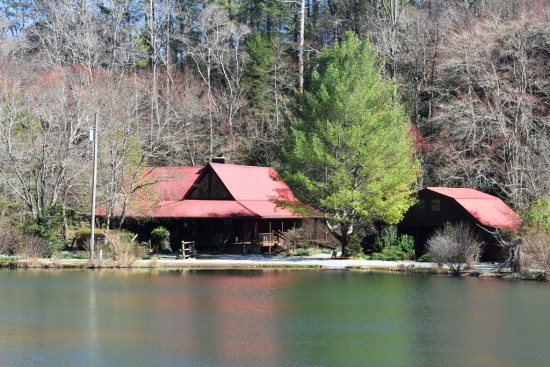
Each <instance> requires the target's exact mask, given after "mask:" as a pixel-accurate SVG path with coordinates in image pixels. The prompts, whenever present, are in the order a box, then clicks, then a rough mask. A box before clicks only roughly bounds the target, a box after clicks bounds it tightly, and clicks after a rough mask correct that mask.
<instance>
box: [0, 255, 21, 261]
mask: <svg viewBox="0 0 550 367" xmlns="http://www.w3.org/2000/svg"><path fill="white" fill-rule="evenodd" d="M17 260H19V256H5V255H0V263H1V262H12V261H17Z"/></svg>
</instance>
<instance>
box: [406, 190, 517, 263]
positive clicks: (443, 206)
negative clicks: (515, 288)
mask: <svg viewBox="0 0 550 367" xmlns="http://www.w3.org/2000/svg"><path fill="white" fill-rule="evenodd" d="M447 222H449V223H458V222H465V223H469V224H471V225H472V226H473V227H474V228H477V229H478V232H479V235H480V237H481V238H482V240H483V242H484V244H485V245H484V247H483V252H482V260H484V261H498V260H500V259H499V257H500V248H499V247H498V245H497V243H496V240H495V239H494V238H493V236H491V235H490V234H489V233H488V232H487V231H484V230H483V229H482V227H483V228H486V229H488V230H493V229H495V228H496V229H499V230H513V229H516V228H517V227H518V226H519V224H520V222H521V219H520V217H519V215H518V214H517V213H516V212H515V211H514V210H512V208H510V207H509V206H508V205H506V204H505V203H504V202H503V201H502V200H501V199H499V198H497V197H496V196H492V195H489V194H485V193H483V192H480V191H477V190H474V189H468V188H448V187H427V188H425V189H423V190H421V191H420V192H419V193H418V202H417V203H416V205H414V206H413V207H411V208H410V209H409V211H408V212H407V213H406V214H405V216H404V218H403V220H402V221H401V222H400V223H399V224H398V226H397V228H398V231H399V233H400V234H409V235H411V236H413V237H414V241H415V251H416V255H417V256H420V255H422V254H424V253H425V252H426V242H427V240H428V239H429V238H430V236H431V235H432V234H433V233H434V231H435V230H436V229H437V228H441V227H443V225H444V224H445V223H447Z"/></svg>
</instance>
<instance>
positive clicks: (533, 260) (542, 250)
mask: <svg viewBox="0 0 550 367" xmlns="http://www.w3.org/2000/svg"><path fill="white" fill-rule="evenodd" d="M521 265H522V268H523V269H525V271H527V272H529V271H534V272H536V273H537V274H538V278H539V279H541V280H548V279H549V277H550V235H549V234H547V233H540V232H530V233H527V234H526V235H525V236H524V239H523V245H522V253H521Z"/></svg>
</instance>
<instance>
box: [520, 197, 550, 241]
mask: <svg viewBox="0 0 550 367" xmlns="http://www.w3.org/2000/svg"><path fill="white" fill-rule="evenodd" d="M523 216H524V225H526V226H527V227H528V228H530V229H531V230H535V231H536V232H546V233H550V198H539V199H535V200H533V201H532V202H531V203H530V204H529V207H528V208H527V210H526V211H525V213H524V215H523Z"/></svg>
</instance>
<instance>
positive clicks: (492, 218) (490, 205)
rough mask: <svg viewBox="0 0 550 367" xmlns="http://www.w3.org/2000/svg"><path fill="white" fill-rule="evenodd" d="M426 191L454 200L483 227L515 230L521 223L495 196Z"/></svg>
mask: <svg viewBox="0 0 550 367" xmlns="http://www.w3.org/2000/svg"><path fill="white" fill-rule="evenodd" d="M426 190H429V191H433V192H436V193H438V194H441V195H445V196H447V197H450V198H452V199H454V200H455V201H456V202H457V203H458V204H459V205H461V206H462V207H463V208H464V209H466V211H468V213H470V214H471V215H472V216H473V217H474V218H476V219H477V220H478V221H479V222H480V223H481V224H483V225H485V226H489V227H495V228H502V229H516V228H518V227H519V225H520V223H521V218H520V216H519V215H518V214H517V213H516V212H515V211H514V210H513V209H512V208H510V207H509V206H508V205H506V204H505V203H504V202H503V201H502V200H501V199H499V198H497V197H496V196H493V195H489V194H485V193H483V192H481V191H477V190H474V189H467V188H448V187H427V188H426Z"/></svg>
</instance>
